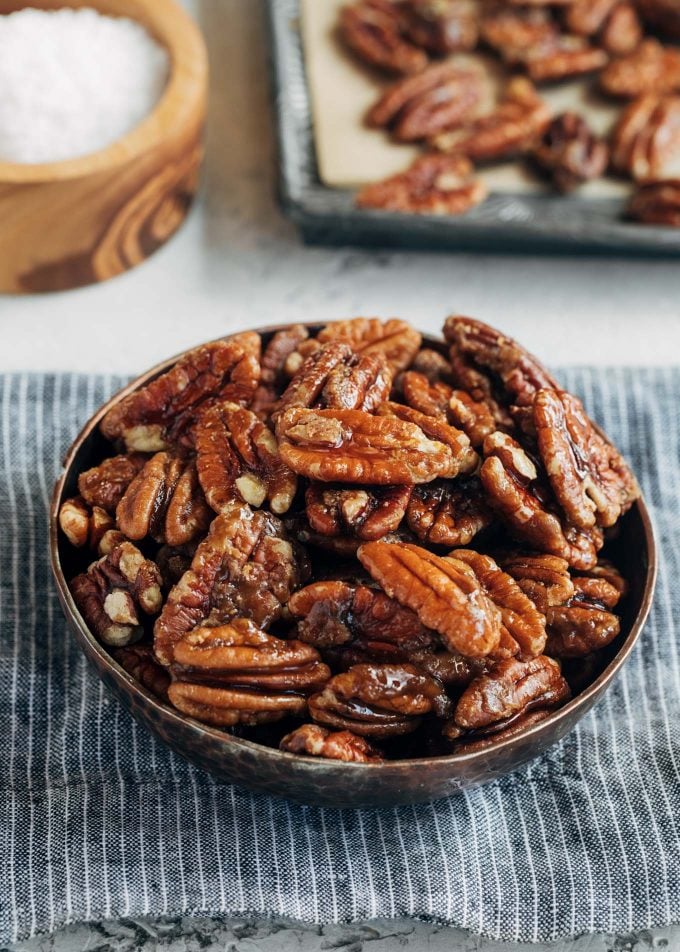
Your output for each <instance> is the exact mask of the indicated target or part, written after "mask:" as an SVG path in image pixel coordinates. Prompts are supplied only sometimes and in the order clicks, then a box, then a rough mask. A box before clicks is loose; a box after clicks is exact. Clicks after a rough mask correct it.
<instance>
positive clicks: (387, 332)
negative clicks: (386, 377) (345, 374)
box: [318, 317, 422, 374]
mask: <svg viewBox="0 0 680 952" xmlns="http://www.w3.org/2000/svg"><path fill="white" fill-rule="evenodd" d="M318 340H319V341H320V343H322V344H326V343H328V341H331V340H341V341H344V343H346V344H349V346H350V347H351V348H352V350H353V351H354V353H355V354H360V355H369V354H372V355H378V354H379V355H381V356H382V357H384V358H385V360H386V361H387V364H388V366H389V367H390V369H391V370H392V372H393V373H395V374H396V373H398V372H399V371H400V370H405V369H406V368H407V367H408V366H409V364H410V363H411V361H412V360H413V359H414V357H415V356H416V354H417V353H418V350H419V348H420V345H421V343H422V335H421V334H420V333H419V331H417V330H416V329H415V328H414V327H411V325H410V324H408V323H407V322H406V321H400V320H398V319H397V318H396V317H391V318H389V319H388V320H386V321H381V320H380V318H378V317H354V318H351V319H350V320H347V321H334V322H333V323H332V324H327V325H326V327H324V328H323V330H321V331H319V335H318Z"/></svg>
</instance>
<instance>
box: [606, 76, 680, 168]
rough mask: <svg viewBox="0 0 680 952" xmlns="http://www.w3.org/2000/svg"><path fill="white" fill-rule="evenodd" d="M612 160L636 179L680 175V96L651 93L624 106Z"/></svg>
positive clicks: (613, 135) (616, 128)
mask: <svg viewBox="0 0 680 952" xmlns="http://www.w3.org/2000/svg"><path fill="white" fill-rule="evenodd" d="M612 164H613V166H614V168H616V169H617V171H619V172H623V173H626V174H628V175H630V176H631V177H632V178H633V179H635V180H636V181H637V182H652V181H659V180H661V179H675V178H680V96H672V95H657V94H655V93H649V94H648V95H645V96H640V98H639V99H636V100H635V101H634V102H632V103H631V104H630V105H629V106H628V107H627V108H626V109H624V111H623V113H622V114H621V117H620V119H619V121H618V123H617V125H616V127H615V129H614V131H613V133H612Z"/></svg>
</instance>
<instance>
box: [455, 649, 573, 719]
mask: <svg viewBox="0 0 680 952" xmlns="http://www.w3.org/2000/svg"><path fill="white" fill-rule="evenodd" d="M569 695H570V691H569V685H568V684H567V682H566V681H565V680H564V678H563V677H562V674H561V672H560V665H559V662H557V661H555V660H554V659H553V658H548V657H547V656H546V655H539V656H538V657H537V658H529V660H528V661H519V660H518V659H516V658H509V659H508V660H506V661H499V662H498V663H497V664H495V665H494V666H493V668H492V669H491V670H490V671H489V672H486V673H485V674H482V675H480V676H479V677H478V678H475V679H474V681H472V682H471V683H470V684H469V685H468V686H467V688H466V689H465V690H464V691H463V693H462V695H461V697H460V699H459V700H458V703H457V705H456V710H455V713H454V721H455V723H456V724H457V725H458V726H459V727H464V728H468V729H473V730H474V729H476V728H482V727H487V726H488V725H489V724H493V723H495V722H498V721H505V720H506V719H507V718H509V717H512V716H514V715H516V714H519V713H520V712H528V711H529V710H532V709H534V708H539V707H540V708H547V707H557V706H558V705H560V704H563V703H564V702H565V701H566V700H568V698H569Z"/></svg>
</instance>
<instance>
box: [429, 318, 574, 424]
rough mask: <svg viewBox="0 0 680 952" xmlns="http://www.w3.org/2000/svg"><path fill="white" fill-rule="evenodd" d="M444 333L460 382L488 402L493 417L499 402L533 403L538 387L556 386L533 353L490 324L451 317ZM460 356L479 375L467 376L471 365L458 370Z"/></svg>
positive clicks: (475, 398) (505, 403) (474, 396)
mask: <svg viewBox="0 0 680 952" xmlns="http://www.w3.org/2000/svg"><path fill="white" fill-rule="evenodd" d="M444 337H445V338H446V340H447V341H448V342H449V344H450V345H451V360H452V365H453V368H454V375H456V377H457V378H458V379H457V382H459V383H460V386H461V387H462V388H463V389H464V390H467V391H468V392H469V393H470V396H471V397H472V398H473V399H474V400H477V401H480V402H482V403H486V404H487V405H488V406H489V408H490V410H491V412H492V414H493V416H494V418H497V415H498V410H497V405H498V403H501V404H503V405H505V406H507V405H509V404H516V405H518V406H521V407H523V406H531V404H532V402H533V398H534V395H535V394H536V393H537V392H538V391H539V390H542V389H544V388H546V387H551V388H556V387H557V383H556V381H555V380H554V378H553V377H551V375H550V374H549V373H548V371H547V370H546V368H545V367H544V366H543V364H541V362H540V361H539V360H538V359H537V358H536V357H534V356H533V354H530V353H529V352H528V351H526V350H525V349H524V348H523V347H522V346H521V345H520V344H518V343H517V341H514V340H513V339H512V338H511V337H507V336H506V335H505V334H502V333H501V332H500V331H497V330H496V329H495V328H493V327H489V325H488V324H483V323H482V322H481V321H475V320H473V319H472V318H469V317H460V316H453V317H449V318H447V320H446V323H445V324H444ZM460 356H462V357H463V358H464V359H465V360H467V361H471V362H472V364H473V368H477V370H478V371H479V373H478V376H477V377H476V378H474V377H470V376H466V374H465V370H466V369H469V365H465V364H463V365H462V372H459V370H458V367H459V366H460V365H459V364H458V361H457V360H456V358H458V357H460ZM454 361H455V363H454ZM489 376H490V377H491V379H490V380H489ZM494 398H495V399H494Z"/></svg>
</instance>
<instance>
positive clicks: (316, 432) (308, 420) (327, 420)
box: [276, 408, 458, 486]
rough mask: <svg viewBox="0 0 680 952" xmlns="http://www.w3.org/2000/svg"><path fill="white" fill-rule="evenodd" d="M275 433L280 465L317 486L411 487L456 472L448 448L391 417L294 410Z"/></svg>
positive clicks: (349, 411)
mask: <svg viewBox="0 0 680 952" xmlns="http://www.w3.org/2000/svg"><path fill="white" fill-rule="evenodd" d="M276 430H277V435H278V438H279V447H280V451H281V458H282V459H283V461H284V462H285V463H286V464H287V465H288V466H290V468H291V469H292V470H293V471H294V472H296V473H299V474H300V475H301V476H307V477H308V478H309V479H315V480H320V481H321V482H339V483H358V484H362V485H363V484H374V485H376V486H389V485H393V484H395V483H399V484H402V485H410V484H413V483H422V482H429V481H430V480H431V479H434V478H435V477H436V476H450V475H454V474H455V473H456V472H458V461H457V460H456V459H455V458H454V456H453V453H452V452H451V449H450V447H449V446H446V445H444V444H443V443H440V442H437V441H435V440H431V439H428V437H427V436H426V435H425V433H424V432H423V430H422V429H421V428H420V427H418V426H416V425H415V424H414V423H408V422H406V421H404V420H400V419H397V418H396V417H392V416H380V417H375V416H371V415H370V414H369V413H363V412H362V411H361V410H304V409H297V408H293V409H291V410H287V411H286V412H285V413H284V414H283V415H282V416H281V417H279V419H278V423H277V427H276Z"/></svg>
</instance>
